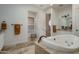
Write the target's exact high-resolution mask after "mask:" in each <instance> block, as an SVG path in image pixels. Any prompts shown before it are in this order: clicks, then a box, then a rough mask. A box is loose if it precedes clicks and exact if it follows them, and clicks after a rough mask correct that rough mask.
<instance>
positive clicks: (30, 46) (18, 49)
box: [0, 41, 35, 54]
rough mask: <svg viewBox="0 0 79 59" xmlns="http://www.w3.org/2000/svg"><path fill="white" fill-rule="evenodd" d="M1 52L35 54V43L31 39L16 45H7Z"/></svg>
mask: <svg viewBox="0 0 79 59" xmlns="http://www.w3.org/2000/svg"><path fill="white" fill-rule="evenodd" d="M0 54H35V45H34V42H33V41H29V42H25V43H20V44H16V45H11V46H5V47H4V48H3V49H2V51H1V52H0Z"/></svg>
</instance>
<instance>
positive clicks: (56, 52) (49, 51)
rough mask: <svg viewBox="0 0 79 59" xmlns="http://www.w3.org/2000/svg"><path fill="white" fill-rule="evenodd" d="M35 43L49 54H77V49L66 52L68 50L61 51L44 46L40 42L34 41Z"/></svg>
mask: <svg viewBox="0 0 79 59" xmlns="http://www.w3.org/2000/svg"><path fill="white" fill-rule="evenodd" d="M35 44H36V45H38V46H39V47H41V48H42V49H43V50H45V51H46V52H47V53H49V54H79V50H78V51H76V52H74V53H68V52H62V51H57V50H55V49H51V48H48V47H46V46H44V45H43V44H42V43H41V42H40V43H38V42H37V41H36V42H35Z"/></svg>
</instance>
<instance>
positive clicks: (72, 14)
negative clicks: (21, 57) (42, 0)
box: [0, 4, 79, 54]
mask: <svg viewBox="0 0 79 59" xmlns="http://www.w3.org/2000/svg"><path fill="white" fill-rule="evenodd" d="M78 9H79V5H78V4H52V5H50V4H0V32H1V34H0V36H1V37H0V39H2V40H1V42H0V45H1V47H0V50H1V51H0V53H1V54H58V53H60V54H62V53H64V54H65V53H73V54H74V53H75V54H76V53H79V52H78V51H77V50H78V49H79V46H78V44H77V43H75V41H74V40H76V41H77V39H75V38H79V33H78V32H79V24H78V22H79V20H78V19H79V17H78V12H79V11H78ZM2 24H5V25H3V26H2ZM61 37H62V39H63V40H62V39H61ZM51 38H52V39H54V40H55V41H57V42H55V44H56V43H57V44H58V43H59V46H56V45H54V44H52V43H53V42H52V40H51ZM56 38H60V40H57V39H56ZM73 38H74V39H73ZM48 39H49V40H50V41H51V42H52V43H51V42H50V41H49V40H48ZM68 39H69V40H68ZM46 40H47V41H48V42H47V41H46ZM64 40H66V41H65V43H67V44H68V42H70V43H71V44H72V45H73V46H70V44H68V46H70V47H71V48H70V47H68V46H66V47H65V46H64V45H63V46H64V48H63V47H62V48H61V46H60V45H61V44H64V43H63V41H64ZM72 41H73V42H72ZM77 42H78V41H77ZM43 43H45V44H43ZM60 43H61V44H60ZM74 44H75V45H74ZM76 44H77V46H76ZM52 46H54V47H55V48H56V49H59V50H56V49H53V48H54V47H52ZM63 49H64V50H63ZM61 50H63V51H61ZM73 51H75V52H73Z"/></svg>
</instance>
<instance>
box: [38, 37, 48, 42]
mask: <svg viewBox="0 0 79 59" xmlns="http://www.w3.org/2000/svg"><path fill="white" fill-rule="evenodd" d="M43 37H45V38H46V37H47V36H41V37H40V38H39V40H38V43H39V42H40V41H41V39H42V38H43Z"/></svg>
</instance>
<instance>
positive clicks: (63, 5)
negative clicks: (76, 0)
mask: <svg viewBox="0 0 79 59" xmlns="http://www.w3.org/2000/svg"><path fill="white" fill-rule="evenodd" d="M34 6H35V7H37V8H40V9H42V10H45V9H47V8H49V7H50V4H35V5H34ZM66 7H72V4H53V5H52V8H55V9H61V8H66Z"/></svg>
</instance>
